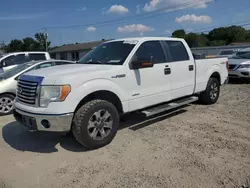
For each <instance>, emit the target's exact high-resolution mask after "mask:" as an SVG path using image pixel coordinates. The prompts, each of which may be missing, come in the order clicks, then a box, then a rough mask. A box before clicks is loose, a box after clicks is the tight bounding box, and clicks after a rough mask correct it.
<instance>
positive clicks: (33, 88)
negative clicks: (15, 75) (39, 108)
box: [17, 79, 38, 105]
mask: <svg viewBox="0 0 250 188" xmlns="http://www.w3.org/2000/svg"><path fill="white" fill-rule="evenodd" d="M37 87H38V83H37V82H33V81H27V80H21V79H19V80H18V83H17V101H18V102H21V103H25V104H29V105H35V104H36V95H37Z"/></svg>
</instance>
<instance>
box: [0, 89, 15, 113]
mask: <svg viewBox="0 0 250 188" xmlns="http://www.w3.org/2000/svg"><path fill="white" fill-rule="evenodd" d="M14 99H15V97H14V96H13V95H11V94H3V95H0V116H3V115H8V114H11V113H12V112H13V102H14Z"/></svg>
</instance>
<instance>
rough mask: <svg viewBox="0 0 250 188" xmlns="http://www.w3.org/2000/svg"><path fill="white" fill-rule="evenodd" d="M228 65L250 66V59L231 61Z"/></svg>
mask: <svg viewBox="0 0 250 188" xmlns="http://www.w3.org/2000/svg"><path fill="white" fill-rule="evenodd" d="M228 63H229V64H230V65H239V64H250V59H229V60H228Z"/></svg>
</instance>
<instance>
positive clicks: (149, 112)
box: [141, 97, 198, 117]
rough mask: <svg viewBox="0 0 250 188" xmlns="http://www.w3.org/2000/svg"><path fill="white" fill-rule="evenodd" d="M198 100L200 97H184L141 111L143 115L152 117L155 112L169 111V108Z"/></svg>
mask: <svg viewBox="0 0 250 188" xmlns="http://www.w3.org/2000/svg"><path fill="white" fill-rule="evenodd" d="M197 100H198V97H187V98H182V99H180V100H176V101H173V102H171V103H167V104H163V105H159V106H156V107H153V108H147V109H144V110H143V111H141V113H142V114H143V115H145V116H146V117H150V116H153V115H155V114H159V113H161V112H164V111H168V110H172V109H174V108H178V107H180V106H184V105H186V104H189V103H192V102H195V101H197Z"/></svg>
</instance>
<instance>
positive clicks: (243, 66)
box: [239, 64, 250, 69]
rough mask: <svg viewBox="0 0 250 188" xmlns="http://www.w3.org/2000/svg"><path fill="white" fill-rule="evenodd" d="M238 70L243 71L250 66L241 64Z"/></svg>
mask: <svg viewBox="0 0 250 188" xmlns="http://www.w3.org/2000/svg"><path fill="white" fill-rule="evenodd" d="M239 68H241V69H244V68H250V64H241V65H240V66H239Z"/></svg>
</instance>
